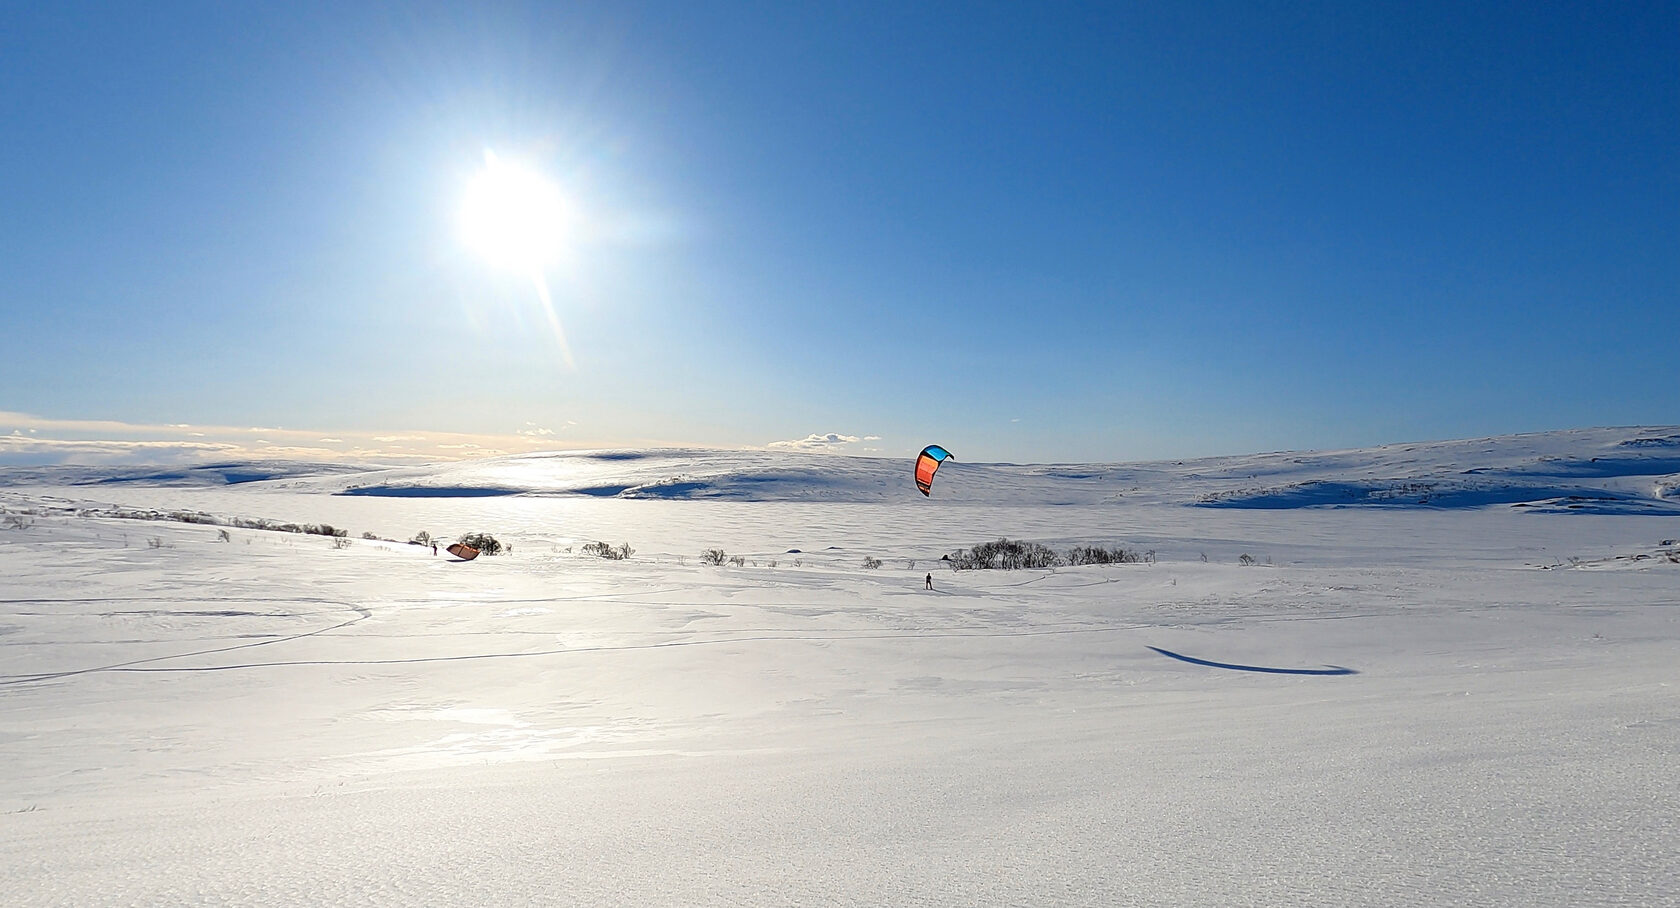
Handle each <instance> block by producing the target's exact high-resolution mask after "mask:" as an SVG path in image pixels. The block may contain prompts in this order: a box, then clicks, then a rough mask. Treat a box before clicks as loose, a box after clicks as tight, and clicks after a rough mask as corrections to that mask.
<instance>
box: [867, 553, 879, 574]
mask: <svg viewBox="0 0 1680 908" xmlns="http://www.w3.org/2000/svg"><path fill="white" fill-rule="evenodd" d="M880 566H881V559H879V558H876V557H875V556H874V555H865V556H863V568H864V570H866V571H873V570H875V569H876V568H878V567H880Z"/></svg>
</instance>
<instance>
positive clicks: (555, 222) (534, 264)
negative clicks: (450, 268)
mask: <svg viewBox="0 0 1680 908" xmlns="http://www.w3.org/2000/svg"><path fill="white" fill-rule="evenodd" d="M574 219H575V214H574V212H573V209H572V206H571V204H570V203H569V202H568V201H567V200H566V198H565V196H564V195H563V194H562V193H561V191H560V187H558V186H556V185H555V184H554V183H553V182H552V181H551V180H549V179H548V178H546V177H544V176H543V175H542V174H540V173H537V172H536V171H533V170H528V169H525V168H523V167H519V166H517V165H514V164H509V163H507V162H505V161H502V160H501V159H499V158H497V157H496V155H495V154H494V153H492V152H489V151H486V152H485V153H484V169H483V170H482V171H480V172H479V173H478V174H477V175H476V176H474V177H473V178H472V180H471V182H469V183H468V184H467V190H466V196H465V198H464V200H463V201H462V204H461V222H460V228H461V238H462V240H463V241H464V242H465V243H466V244H467V246H468V247H470V248H471V249H473V251H475V252H477V253H478V254H479V255H482V256H483V257H484V258H485V260H486V261H488V262H490V263H491V264H492V265H496V266H498V267H504V268H510V269H516V270H519V271H525V272H530V271H535V270H540V269H541V268H543V267H544V266H545V265H550V264H552V263H554V261H555V260H556V259H558V258H559V257H560V256H561V255H562V254H564V252H565V251H566V246H567V243H568V241H569V240H570V239H571V238H572V228H573V221H574Z"/></svg>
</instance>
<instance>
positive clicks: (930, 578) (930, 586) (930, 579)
mask: <svg viewBox="0 0 1680 908" xmlns="http://www.w3.org/2000/svg"><path fill="white" fill-rule="evenodd" d="M927 588H928V589H930V590H931V589H933V575H932V574H929V575H927Z"/></svg>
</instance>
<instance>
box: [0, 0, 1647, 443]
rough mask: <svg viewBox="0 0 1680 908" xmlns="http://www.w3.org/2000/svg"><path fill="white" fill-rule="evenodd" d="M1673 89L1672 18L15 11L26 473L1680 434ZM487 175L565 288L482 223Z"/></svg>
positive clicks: (4, 203)
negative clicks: (157, 465) (105, 451)
mask: <svg viewBox="0 0 1680 908" xmlns="http://www.w3.org/2000/svg"><path fill="white" fill-rule="evenodd" d="M1677 61H1680V3H1675V2H1658V3H1637V2H1630V3H1618V4H1610V5H1597V6H1588V5H1568V4H1535V3H1472V4H1462V3H1456V2H1455V3H1445V2H1439V3H1437V2H1423V3H1414V4H1395V5H1385V6H1384V7H1382V8H1374V5H1370V4H1346V3H1301V2H1289V3H1202V4H1191V3H1136V4H1122V3H1112V4H1102V3H1098V4H1074V3H1036V4H1020V3H952V4H886V3H883V4H873V3H858V2H844V3H688V2H672V3H647V2H612V3H566V4H559V3H555V4H546V3H522V4H510V3H494V2H490V3H470V4H468V3H462V4H440V3H403V4H364V3H349V4H343V3H331V4H326V3H320V4H317V3H303V2H300V3H287V4H273V5H269V6H266V7H264V6H259V5H256V4H222V3H208V2H206V3H172V2H154V3H144V4H142V3H116V4H113V3H85V4H84V3H74V2H71V3H53V4H38V5H31V4H12V5H8V6H7V7H6V8H5V9H4V11H0V212H3V217H0V320H3V323H4V328H3V329H0V435H5V434H8V433H17V435H16V437H19V438H32V439H35V441H32V442H30V444H33V445H36V447H35V448H30V449H29V450H31V451H36V452H37V454H38V455H39V456H40V457H43V458H47V459H51V458H54V457H58V458H72V457H74V456H76V455H74V454H73V453H72V452H73V451H74V450H76V449H75V447H74V445H71V444H69V442H70V440H77V439H79V440H82V441H87V440H95V439H118V440H121V439H129V440H134V439H146V440H150V441H154V442H169V443H173V442H176V441H179V442H184V443H187V444H189V445H190V444H191V438H193V437H203V435H204V433H203V432H201V431H199V429H198V428H195V427H202V426H219V427H225V428H224V430H221V431H222V434H223V435H224V436H225V435H227V434H228V433H236V432H242V431H244V432H257V431H259V429H258V427H270V428H269V429H268V430H267V433H268V434H269V435H271V436H277V435H278V434H280V433H288V434H287V436H286V437H287V438H289V439H291V442H288V444H290V443H292V442H295V443H296V444H295V445H293V446H294V447H297V448H299V449H300V450H301V449H304V448H307V447H309V444H314V442H312V441H309V440H310V439H318V440H320V442H321V443H323V444H324V443H327V442H334V441H338V442H341V443H342V440H343V439H345V438H350V437H351V436H352V435H354V436H355V437H356V438H357V439H360V441H358V442H357V444H359V445H362V447H360V448H358V450H362V451H364V452H369V451H375V450H377V448H378V445H379V444H381V443H383V442H378V441H377V439H399V438H419V437H422V436H425V437H429V438H433V439H434V440H435V439H437V438H443V439H453V440H454V441H453V444H455V445H456V446H457V447H455V448H454V449H453V450H456V451H458V452H459V453H472V452H474V451H490V450H514V449H523V448H527V447H531V446H550V447H561V446H576V445H591V446H595V445H609V446H617V445H649V444H699V445H723V446H759V445H766V444H770V443H773V442H779V443H796V442H797V443H800V444H802V445H804V446H807V447H826V448H831V449H835V450H842V451H847V452H851V453H880V454H885V455H890V456H899V455H904V456H908V455H910V454H913V453H914V452H915V451H916V450H918V449H919V448H920V447H921V446H922V445H923V444H926V443H929V442H938V443H941V444H944V445H945V446H946V447H948V448H950V449H951V450H952V451H954V452H957V454H958V456H959V457H964V459H966V460H969V461H994V462H995V461H1015V462H1029V461H1117V460H1131V459H1147V458H1156V457H1189V456H1197V455H1207V454H1220V453H1243V452H1251V451H1261V450H1276V449H1285V448H1293V449H1308V448H1341V447H1354V446H1362V445H1372V444H1381V443H1386V442H1396V441H1409V440H1427V439H1440V438H1453V437H1471V436H1481V435H1493V434H1503V433H1508V432H1520V431H1538V430H1547V429H1556V428H1569V427H1582V426H1594V425H1633V424H1676V423H1680V355H1677V354H1676V352H1675V351H1676V350H1677V349H1680V343H1677V341H1680V336H1677V335H1676V329H1675V313H1676V311H1677V310H1680V306H1677V303H1680V299H1677V297H1680V62H1677ZM487 151H489V152H493V153H494V155H495V157H496V159H497V160H499V161H502V162H506V163H507V164H508V165H509V166H516V167H520V168H524V169H525V170H526V171H527V172H530V173H535V174H538V175H540V176H541V178H542V179H543V180H546V181H548V182H549V184H550V185H552V186H553V187H555V188H556V189H557V191H558V193H559V195H560V196H561V197H563V199H564V200H565V206H566V210H567V211H568V212H570V213H569V215H568V219H567V220H566V222H565V223H566V232H565V237H564V241H563V243H561V244H560V246H561V248H559V249H557V250H556V253H555V255H553V256H552V257H551V258H550V259H549V260H547V261H546V262H545V263H544V264H543V266H542V267H541V269H540V280H537V279H535V278H536V277H537V275H533V274H532V273H530V271H531V270H532V269H522V268H519V267H508V266H507V264H506V263H505V262H500V263H498V262H497V261H494V260H493V259H494V258H495V257H494V256H487V255H485V254H484V253H483V250H481V249H475V248H473V245H472V244H471V243H469V242H467V241H466V240H465V238H464V237H463V235H462V225H461V212H462V209H463V204H464V200H465V199H466V198H467V197H468V193H469V192H470V187H471V186H472V185H473V180H474V179H475V177H477V175H479V174H480V173H482V172H483V171H484V170H485V168H486V167H487V166H488V165H487V161H488V158H487V156H486V152H487ZM539 284H540V285H541V286H542V288H544V289H546V292H547V294H548V296H549V299H550V301H551V310H550V309H547V308H545V306H544V303H543V302H542V290H539ZM550 311H551V312H552V319H551V318H550ZM557 329H558V330H557ZM562 338H563V340H562ZM195 433H196V434H195ZM405 433H406V434H405ZM497 439H501V440H502V441H503V442H511V443H506V444H504V443H500V442H498V441H496V440H497ZM55 441H59V442H65V444H64V445H61V446H60V447H57V448H51V447H48V448H42V447H40V445H43V444H50V443H52V442H55ZM304 442H308V444H305V443H304ZM19 444H21V443H19V442H14V443H13V454H14V455H15V456H16V457H24V458H27V457H28V456H33V455H29V453H28V451H25V450H24V448H23V447H19V446H18V445H19ZM444 446H445V447H447V445H444ZM328 447H331V446H330V445H329V446H328ZM140 450H144V449H143V448H142V449H140ZM19 452H22V453H19ZM54 452H57V453H54ZM0 453H4V452H0Z"/></svg>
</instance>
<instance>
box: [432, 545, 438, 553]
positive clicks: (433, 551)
mask: <svg viewBox="0 0 1680 908" xmlns="http://www.w3.org/2000/svg"><path fill="white" fill-rule="evenodd" d="M432 555H434V556H436V555H437V543H435V542H434V543H432Z"/></svg>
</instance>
